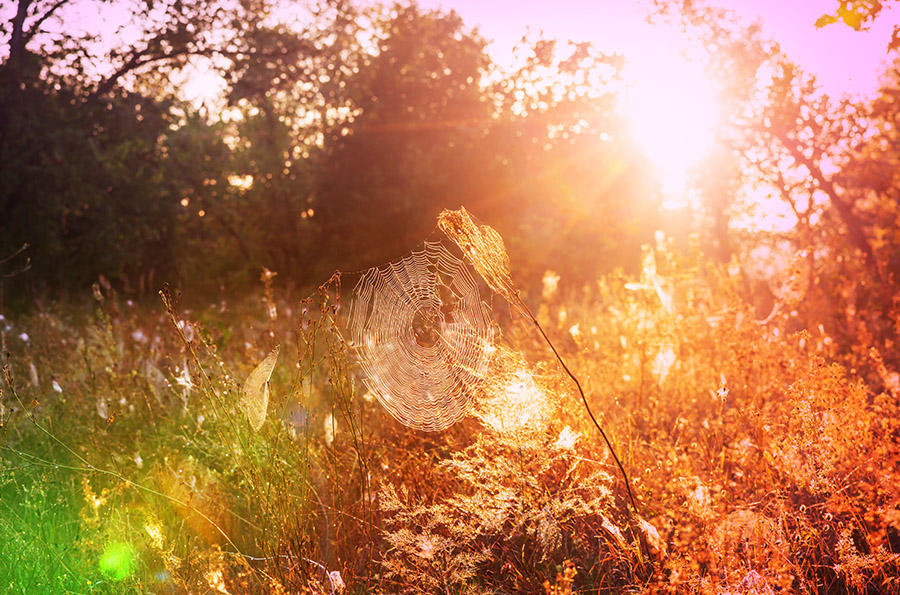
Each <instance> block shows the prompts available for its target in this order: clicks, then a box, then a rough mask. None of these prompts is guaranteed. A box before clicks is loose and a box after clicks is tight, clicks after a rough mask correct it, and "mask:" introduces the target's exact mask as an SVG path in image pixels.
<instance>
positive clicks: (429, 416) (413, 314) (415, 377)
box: [349, 242, 494, 431]
mask: <svg viewBox="0 0 900 595" xmlns="http://www.w3.org/2000/svg"><path fill="white" fill-rule="evenodd" d="M349 326H350V331H351V337H352V341H353V345H354V346H355V348H356V349H357V352H358V353H359V356H360V365H361V367H362V369H363V372H364V382H365V384H366V386H367V387H368V389H369V390H370V391H371V392H372V393H374V394H375V396H376V398H377V399H378V400H379V402H380V403H381V404H382V405H383V406H384V408H385V409H387V410H388V412H389V413H390V414H391V415H392V416H393V417H394V418H395V419H396V420H397V421H399V422H400V423H402V424H404V425H406V426H409V427H411V428H415V429H419V430H427V431H439V430H443V429H445V428H447V427H449V426H451V425H453V424H454V423H456V422H457V421H459V420H460V419H462V418H463V417H464V416H465V415H466V413H467V412H468V411H469V409H470V408H471V406H472V403H473V399H474V393H475V389H477V387H478V386H479V385H480V383H481V382H482V380H483V379H484V377H485V375H486V374H487V371H488V365H489V364H490V359H491V354H492V353H493V350H494V347H493V341H494V329H493V326H492V324H491V320H490V311H489V309H488V307H487V305H486V304H485V303H484V302H482V300H481V296H480V294H479V291H478V285H477V283H476V282H475V280H474V278H473V277H472V274H471V273H470V272H469V269H468V267H467V265H466V263H465V261H463V260H461V259H459V258H457V257H456V256H454V255H453V254H452V253H451V252H450V251H449V250H447V248H446V247H444V246H443V245H442V244H441V243H440V242H426V243H425V245H424V248H422V249H421V250H416V251H413V252H412V253H410V255H409V256H407V257H405V258H403V259H400V260H397V261H394V262H392V263H390V264H387V265H385V266H382V267H375V268H372V269H369V270H368V271H366V272H365V273H364V274H363V276H362V278H360V280H359V282H358V283H357V284H356V287H355V288H354V292H353V300H352V303H351V306H350V320H349Z"/></svg>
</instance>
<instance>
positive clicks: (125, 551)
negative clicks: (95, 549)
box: [100, 541, 136, 581]
mask: <svg viewBox="0 0 900 595" xmlns="http://www.w3.org/2000/svg"><path fill="white" fill-rule="evenodd" d="M135 566H136V560H135V553H134V549H132V547H131V546H130V545H128V544H127V543H121V542H117V541H114V542H112V543H109V544H107V545H106V548H104V550H103V555H102V556H101V557H100V572H102V573H103V574H105V575H106V576H108V577H109V578H111V579H113V580H117V581H120V580H122V579H124V578H126V577H128V575H129V574H131V573H132V572H134V567H135Z"/></svg>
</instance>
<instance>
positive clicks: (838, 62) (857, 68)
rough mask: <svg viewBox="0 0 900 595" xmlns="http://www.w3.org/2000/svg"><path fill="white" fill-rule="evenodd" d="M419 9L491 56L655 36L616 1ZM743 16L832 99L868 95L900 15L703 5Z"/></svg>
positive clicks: (818, 7) (817, 1)
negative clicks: (849, 23)
mask: <svg viewBox="0 0 900 595" xmlns="http://www.w3.org/2000/svg"><path fill="white" fill-rule="evenodd" d="M421 2H422V4H423V5H426V6H435V7H437V6H440V7H443V8H444V9H448V10H449V9H453V10H455V11H456V12H458V13H459V14H460V15H461V16H462V17H463V20H464V21H465V22H466V23H467V24H468V25H469V26H470V27H474V26H478V27H479V30H480V32H481V34H482V35H484V36H485V37H486V38H488V39H492V40H494V42H495V43H494V44H493V46H492V51H493V52H495V54H496V55H497V57H498V58H501V59H502V58H503V56H504V55H507V56H508V52H509V49H510V48H511V47H512V46H513V45H514V44H515V43H516V41H518V40H519V39H520V38H521V37H522V34H523V33H525V31H526V30H527V29H528V28H530V29H531V30H532V31H533V32H537V31H543V32H544V33H545V34H546V35H547V36H548V37H551V38H559V39H564V40H565V39H572V40H575V41H582V40H592V41H596V42H597V44H598V47H600V48H601V49H604V50H619V51H622V52H624V53H625V54H626V55H627V53H628V50H629V48H634V47H639V46H640V45H642V44H646V43H647V40H651V41H652V40H654V39H655V38H656V35H655V34H654V33H653V32H652V30H651V28H650V26H649V25H647V24H646V22H645V21H644V17H643V16H642V15H641V14H640V13H639V12H638V9H639V7H640V4H639V3H637V2H628V1H624V0H595V1H587V0H550V1H548V0H516V1H511V0H497V1H491V0H421ZM710 3H711V4H714V5H719V6H724V7H726V8H730V9H732V10H734V11H735V12H737V13H738V14H740V15H741V16H743V17H744V18H746V19H760V20H762V21H763V26H764V28H765V29H766V30H767V31H768V32H769V34H770V35H771V36H772V37H773V38H774V39H775V40H776V41H778V42H779V43H780V44H781V46H782V48H783V50H784V51H785V52H786V53H787V54H788V55H789V56H790V57H792V58H793V59H795V60H797V61H798V62H799V63H800V64H801V65H802V66H803V67H804V68H805V69H806V70H807V71H809V72H812V73H814V74H816V75H817V77H818V79H819V81H820V82H821V83H822V85H823V86H824V87H825V89H826V90H827V91H828V92H830V93H832V94H839V93H841V92H850V93H863V94H869V93H871V92H873V91H874V90H875V89H876V88H877V86H878V85H877V84H878V75H879V73H880V72H881V70H882V68H881V64H882V61H883V60H884V59H885V57H886V48H887V44H888V42H889V41H890V39H891V33H892V31H893V28H894V26H895V25H897V24H900V10H891V9H890V4H888V7H887V8H885V10H884V11H883V12H882V14H881V16H880V17H879V18H878V19H877V20H876V21H875V23H874V24H873V25H872V28H871V30H870V31H868V32H865V33H860V32H856V31H853V30H851V29H850V28H849V27H846V26H844V25H843V24H835V25H830V26H828V27H825V28H823V29H816V28H815V21H816V19H817V18H818V17H819V16H821V15H822V14H823V13H825V12H829V11H831V10H833V8H834V7H835V6H836V5H837V0H711V1H710Z"/></svg>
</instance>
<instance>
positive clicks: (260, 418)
mask: <svg viewBox="0 0 900 595" xmlns="http://www.w3.org/2000/svg"><path fill="white" fill-rule="evenodd" d="M280 348H281V346H280V345H279V346H278V347H276V348H275V349H273V350H272V353H270V354H269V355H267V356H266V359H264V360H263V361H261V362H260V363H259V365H258V366H256V368H255V369H254V370H253V371H252V372H250V375H249V376H247V380H246V381H244V389H243V395H244V408H245V409H246V410H247V419H248V420H250V427H252V428H253V431H255V432H258V431H259V429H260V428H261V427H262V425H263V423H264V422H265V421H266V409H267V408H268V406H269V378H271V377H272V370H274V369H275V362H276V361H278V350H279V349H280Z"/></svg>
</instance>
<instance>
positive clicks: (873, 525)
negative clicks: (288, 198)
mask: <svg viewBox="0 0 900 595" xmlns="http://www.w3.org/2000/svg"><path fill="white" fill-rule="evenodd" d="M659 239H660V242H659V244H658V245H657V246H655V247H646V248H645V253H644V266H643V271H642V273H641V275H640V276H638V277H632V276H628V275H625V274H620V273H617V274H611V275H608V276H604V277H602V278H601V279H599V280H598V281H597V282H596V283H594V284H591V285H585V286H584V287H582V288H579V289H577V290H575V291H571V292H564V291H561V290H560V289H558V287H557V282H558V276H556V275H555V274H553V273H552V272H548V273H547V275H546V277H545V283H544V286H543V291H542V295H540V296H538V295H537V294H535V295H534V296H533V297H532V299H531V300H530V301H532V302H533V304H534V305H536V306H537V308H536V311H537V312H538V314H537V316H538V318H539V320H540V322H541V324H542V326H543V327H544V328H545V329H546V330H547V332H548V334H549V335H550V336H551V338H552V339H553V340H554V342H555V344H556V345H557V347H558V349H560V351H561V353H562V354H563V356H564V357H565V358H566V360H567V361H568V363H569V364H570V365H571V367H572V368H573V371H575V372H576V374H577V375H578V376H579V377H580V378H581V379H582V380H583V382H584V384H585V386H586V392H587V394H588V396H589V399H590V402H591V405H592V408H593V409H594V410H595V411H597V412H601V418H602V423H603V425H604V426H605V427H606V429H607V431H608V432H609V433H610V434H611V436H612V437H613V441H614V443H615V447H616V449H617V451H618V454H619V456H620V457H621V459H622V461H623V463H624V465H625V467H626V468H627V469H628V470H629V475H630V480H631V482H632V489H633V490H634V493H635V495H636V498H637V500H638V502H639V513H638V515H635V514H633V512H632V511H631V510H630V509H629V506H628V502H627V495H626V494H625V490H624V489H623V485H622V483H621V481H622V480H621V476H620V475H619V474H618V471H617V469H616V467H615V465H614V464H613V463H612V460H611V458H610V455H609V452H608V450H607V449H606V447H605V446H604V445H603V443H602V441H600V439H599V436H598V435H597V433H596V430H595V429H594V428H593V426H592V425H591V424H590V422H589V420H587V418H586V415H585V414H584V412H583V408H582V407H581V406H580V403H579V402H578V400H577V394H576V393H575V390H574V387H573V386H572V385H571V383H570V382H569V380H568V378H567V377H566V376H564V375H563V374H562V373H561V370H560V368H559V367H558V365H557V364H556V362H555V359H554V358H553V356H552V354H551V353H550V352H549V351H548V349H547V347H546V344H545V343H544V342H543V341H542V340H541V339H540V337H539V336H536V335H535V332H534V329H533V327H531V326H530V325H526V324H525V322H527V321H524V320H520V319H517V318H516V315H515V314H507V315H505V316H503V317H501V319H500V320H499V321H498V325H499V327H500V329H501V330H502V336H501V338H500V340H499V344H498V351H497V353H496V354H495V356H494V358H493V360H492V368H491V371H490V373H489V374H488V376H487V379H486V380H485V383H484V385H483V386H482V388H481V390H480V393H479V395H478V402H477V405H476V408H475V410H474V413H473V415H472V416H471V417H469V418H467V419H465V420H464V421H463V422H461V423H459V424H457V425H454V426H452V427H451V428H450V429H448V430H446V431H444V432H441V433H428V432H420V431H415V430H411V429H408V428H405V427H404V426H402V425H400V424H399V423H397V422H395V421H394V420H393V419H392V418H391V417H390V416H388V415H387V413H386V412H385V411H384V410H383V409H382V408H381V407H380V406H379V405H378V403H377V402H376V401H375V400H374V399H373V398H372V395H370V394H367V392H366V388H365V386H364V385H363V384H362V382H361V381H360V378H359V374H358V363H357V362H356V361H355V359H354V358H355V356H354V354H353V352H352V351H351V350H349V349H348V347H347V344H346V343H345V341H344V339H343V338H342V330H341V329H342V325H343V324H345V322H344V321H343V317H342V311H343V309H344V308H343V304H344V302H345V301H346V300H347V299H348V296H347V295H341V292H340V287H339V284H338V283H335V282H334V280H333V281H332V282H331V283H330V284H329V285H326V286H325V287H323V288H321V289H320V290H319V292H318V293H317V294H315V295H314V296H313V297H312V298H308V299H298V298H297V297H296V296H291V295H288V292H285V291H282V290H281V288H280V287H279V285H278V283H276V282H275V281H273V277H271V276H269V277H266V283H265V287H264V288H261V289H260V291H259V293H258V295H257V297H256V298H254V297H252V296H250V297H248V298H246V299H245V300H243V301H236V302H234V303H229V302H227V301H221V302H219V303H211V304H207V305H205V306H203V307H201V308H196V309H182V307H181V306H180V304H179V302H178V299H177V298H176V297H175V296H172V295H169V294H165V295H164V298H165V299H164V301H163V302H161V303H160V304H159V305H158V306H157V307H155V308H154V307H145V306H138V305H135V304H133V303H131V302H130V301H128V300H123V299H122V298H121V297H119V296H118V295H116V293H115V292H114V291H112V290H110V289H105V288H103V287H100V286H99V285H98V286H97V287H96V288H95V300H94V302H93V304H92V305H87V304H85V305H84V306H82V307H80V308H72V307H70V308H67V309H65V310H59V309H57V310H51V309H46V310H41V311H37V312H34V313H32V314H31V315H29V316H25V317H21V318H17V319H15V320H11V319H9V318H6V319H4V321H3V324H4V328H5V330H4V332H3V340H4V351H5V352H6V353H8V354H9V355H8V356H7V359H6V360H5V362H4V363H5V365H4V373H5V378H4V382H3V385H2V388H3V395H2V397H3V401H2V404H3V441H4V443H3V455H4V456H3V459H2V464H3V484H2V487H0V489H2V494H3V498H2V500H0V501H2V503H3V507H4V513H3V514H2V515H0V519H2V522H3V524H4V527H3V531H4V534H5V535H6V536H7V538H6V539H5V540H4V546H3V548H2V549H0V556H2V559H3V560H2V562H3V563H2V564H0V568H3V569H4V570H3V571H2V584H3V585H4V588H5V589H9V590H12V591H14V592H15V591H16V590H18V591H21V592H61V593H63V592H128V591H135V590H136V591H141V592H223V593H224V592H233V593H239V592H259V593H284V592H291V593H293V592H314V593H331V592H385V593H394V592H408V593H468V592H471V593H483V592H497V593H513V592H546V593H574V592H596V591H598V590H599V591H600V592H618V591H620V590H623V589H626V590H629V591H633V592H647V593H649V592H657V591H677V592H683V591H690V592H703V593H706V592H708V593H712V592H734V593H770V592H773V593H774V592H781V591H791V592H837V591H850V592H860V593H861V592H867V593H868V592H897V591H898V589H900V584H898V580H897V577H898V576H900V572H898V571H900V568H898V566H900V555H898V553H897V552H898V548H900V515H898V513H897V510H898V504H900V492H898V488H897V485H898V481H897V480H898V478H897V476H896V473H897V471H896V470H897V469H898V452H900V451H898V438H900V407H898V397H900V395H898V394H897V387H896V379H895V378H892V377H890V378H886V379H885V380H886V382H885V383H883V384H882V385H881V386H880V387H873V386H871V385H868V384H866V383H865V382H864V381H863V380H862V379H861V378H860V373H859V372H858V371H856V370H853V369H850V368H848V366H847V364H846V363H845V362H842V359H841V358H840V357H836V356H835V355H834V353H833V351H831V348H830V346H831V345H832V343H833V341H832V340H831V337H829V336H828V335H827V334H825V333H824V332H822V330H821V329H813V330H812V331H810V330H808V329H796V328H792V327H795V323H796V317H797V312H796V310H794V309H793V306H792V304H790V303H789V302H787V301H779V305H780V306H781V307H780V308H778V309H777V310H776V311H775V313H774V314H773V315H772V316H770V317H769V318H768V319H766V320H760V319H759V315H758V314H757V313H756V312H755V311H754V309H753V308H752V307H751V306H749V305H748V304H746V303H745V302H744V301H743V300H742V299H741V298H740V291H739V284H740V279H739V277H737V276H736V275H735V274H734V272H733V271H732V273H729V272H728V271H727V270H726V269H722V268H717V267H714V266H709V265H705V264H703V263H702V261H700V260H699V259H698V258H697V257H696V255H694V256H693V257H692V256H691V255H685V254H680V253H678V252H675V251H674V250H672V249H671V247H670V246H669V245H667V243H666V241H665V239H664V238H659ZM343 291H344V292H345V293H349V292H348V290H346V289H344V290H343ZM495 299H498V300H499V298H497V297H495ZM526 299H527V298H526ZM779 299H780V300H781V299H782V298H779ZM276 345H280V346H281V350H280V359H279V361H278V364H277V365H276V367H275V369H274V373H273V375H272V378H271V383H270V387H271V393H270V394H271V398H270V402H269V407H268V415H267V418H266V421H265V423H264V425H263V426H262V427H261V429H260V431H259V432H254V431H253V430H252V429H251V426H250V423H249V422H248V420H247V416H246V413H245V409H244V406H243V405H242V399H241V391H240V386H241V382H242V381H243V380H244V379H245V378H246V377H247V376H248V375H249V373H250V371H251V370H252V368H253V367H254V366H255V365H256V364H257V363H258V362H260V361H262V359H263V358H264V356H265V355H266V354H268V353H269V352H270V351H271V350H272V349H273V348H274V347H275V346H276ZM879 361H881V360H880V359H879V357H878V355H877V353H876V352H875V350H874V349H873V351H872V353H871V361H870V365H871V366H872V367H873V368H878V367H879V366H882V367H883V365H882V364H879ZM876 373H877V372H876Z"/></svg>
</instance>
